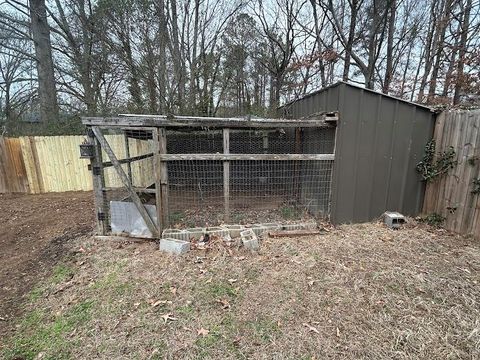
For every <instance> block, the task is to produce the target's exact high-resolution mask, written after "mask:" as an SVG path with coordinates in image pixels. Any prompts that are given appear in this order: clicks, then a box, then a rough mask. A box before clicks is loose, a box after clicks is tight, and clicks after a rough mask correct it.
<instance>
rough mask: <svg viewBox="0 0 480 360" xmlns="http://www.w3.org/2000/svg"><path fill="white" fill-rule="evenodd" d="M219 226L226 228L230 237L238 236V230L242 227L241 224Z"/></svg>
mask: <svg viewBox="0 0 480 360" xmlns="http://www.w3.org/2000/svg"><path fill="white" fill-rule="evenodd" d="M221 227H222V228H224V229H225V230H227V231H228V232H229V233H230V236H231V237H232V238H236V237H240V232H241V231H242V230H243V229H244V227H243V225H222V226H221Z"/></svg>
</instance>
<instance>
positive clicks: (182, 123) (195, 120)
mask: <svg viewBox="0 0 480 360" xmlns="http://www.w3.org/2000/svg"><path fill="white" fill-rule="evenodd" d="M325 119H326V117H325V115H320V116H319V117H318V118H317V119H308V120H307V119H303V120H302V119H300V120H295V119H250V120H245V119H239V118H214V117H194V116H165V115H129V116H123V117H82V123H83V124H84V125H87V126H110V127H114V126H123V127H125V126H127V127H132V128H135V127H213V128H224V127H229V128H286V127H320V126H328V127H331V126H332V125H329V124H328V123H327V122H326V121H325ZM332 119H333V118H332V117H329V120H330V121H331V120H332Z"/></svg>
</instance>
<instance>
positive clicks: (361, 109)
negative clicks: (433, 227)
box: [281, 82, 435, 224]
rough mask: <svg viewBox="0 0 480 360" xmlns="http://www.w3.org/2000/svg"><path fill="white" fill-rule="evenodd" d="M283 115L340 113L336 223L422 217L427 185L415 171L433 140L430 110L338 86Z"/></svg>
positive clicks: (290, 106)
mask: <svg viewBox="0 0 480 360" xmlns="http://www.w3.org/2000/svg"><path fill="white" fill-rule="evenodd" d="M281 110H282V112H283V115H284V116H285V117H291V118H304V117H306V118H308V117H309V116H314V114H316V113H320V112H338V113H339V124H338V128H337V138H336V145H335V154H336V155H335V163H334V169H333V178H332V195H331V200H332V207H331V221H332V222H333V223H337V224H338V223H348V222H363V221H369V220H372V219H374V218H376V217H378V216H380V215H382V214H383V213H384V212H385V211H388V210H397V211H400V212H402V213H403V214H405V215H410V216H414V215H417V214H419V213H420V211H421V209H422V203H423V197H424V193H425V184H424V183H423V182H422V181H421V177H420V175H419V174H418V173H417V172H416V170H415V166H416V164H417V163H418V162H419V161H420V159H421V158H422V157H423V154H424V148H425V144H426V143H427V142H428V141H429V140H430V139H431V138H432V135H433V128H434V123H435V114H434V113H433V112H432V111H431V109H430V108H428V107H426V106H422V105H419V104H415V103H412V102H409V101H406V100H403V99H400V98H396V97H393V96H390V95H385V94H382V93H379V92H376V91H373V90H368V89H364V88H361V87H358V86H355V85H352V84H349V83H346V82H338V83H336V84H334V85H331V86H329V87H326V88H323V89H320V90H318V91H315V92H313V93H311V94H309V95H306V96H305V97H303V98H301V99H298V100H295V101H293V102H291V103H288V104H286V105H285V106H283V107H282V108H281Z"/></svg>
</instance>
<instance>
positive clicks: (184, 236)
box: [162, 229, 190, 241]
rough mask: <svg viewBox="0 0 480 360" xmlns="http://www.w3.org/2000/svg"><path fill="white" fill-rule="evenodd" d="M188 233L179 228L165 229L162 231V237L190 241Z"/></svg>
mask: <svg viewBox="0 0 480 360" xmlns="http://www.w3.org/2000/svg"><path fill="white" fill-rule="evenodd" d="M189 235H190V234H189V233H188V232H187V231H185V230H179V229H165V230H163V232H162V237H164V238H171V239H178V240H183V241H190V236H189Z"/></svg>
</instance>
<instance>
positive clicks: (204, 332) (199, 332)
mask: <svg viewBox="0 0 480 360" xmlns="http://www.w3.org/2000/svg"><path fill="white" fill-rule="evenodd" d="M209 332H210V331H209V330H207V329H204V328H203V327H202V328H201V329H198V330H197V335H198V336H207V335H208V333H209Z"/></svg>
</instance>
